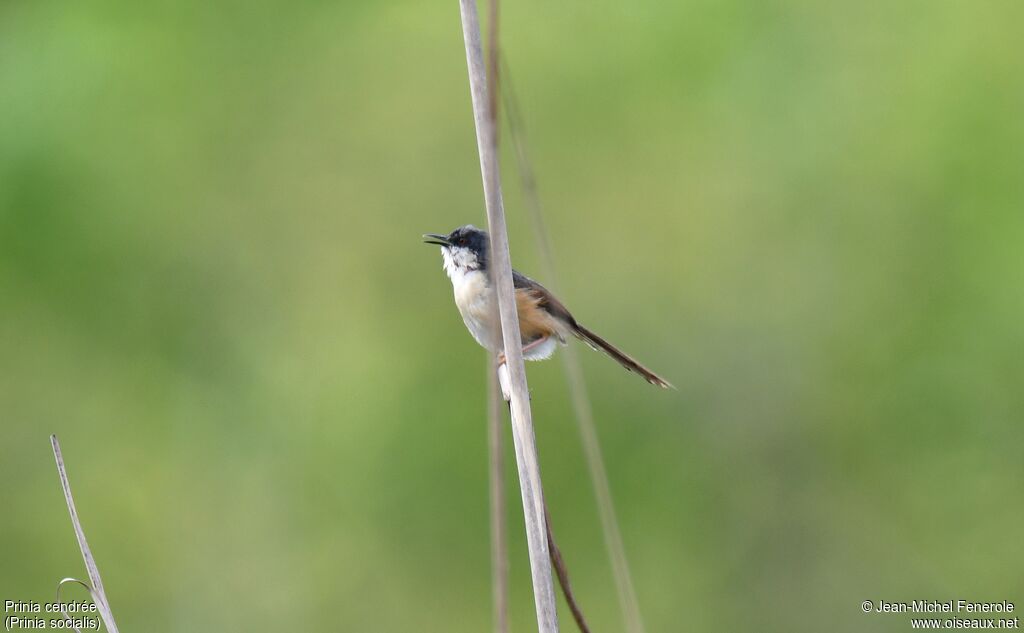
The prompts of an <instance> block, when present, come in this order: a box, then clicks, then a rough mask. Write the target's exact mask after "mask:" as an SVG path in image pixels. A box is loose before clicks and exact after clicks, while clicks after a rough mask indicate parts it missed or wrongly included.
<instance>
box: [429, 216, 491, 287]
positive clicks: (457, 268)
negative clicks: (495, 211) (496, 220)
mask: <svg viewBox="0 0 1024 633" xmlns="http://www.w3.org/2000/svg"><path fill="white" fill-rule="evenodd" d="M423 241H424V242H426V243H427V244H438V245H439V246H440V247H441V254H442V255H443V256H444V270H445V272H447V273H448V276H449V277H452V276H453V275H455V274H460V275H464V274H466V273H468V272H470V271H474V270H480V271H486V270H487V262H488V249H489V244H490V240H489V238H488V237H487V231H481V230H480V229H478V228H476V227H475V226H473V225H472V224H467V225H466V226H460V227H459V228H457V229H455V230H454V231H452V232H451V233H449V234H448V235H439V234H437V233H427V234H426V235H424V236H423Z"/></svg>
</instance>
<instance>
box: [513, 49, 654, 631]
mask: <svg viewBox="0 0 1024 633" xmlns="http://www.w3.org/2000/svg"><path fill="white" fill-rule="evenodd" d="M502 68H503V70H502V75H503V76H504V90H503V91H502V95H503V96H504V101H505V111H506V112H507V116H508V122H509V131H510V136H511V137H512V144H513V146H514V148H515V154H516V161H517V164H518V168H519V178H520V183H521V186H522V189H523V195H524V197H525V199H526V202H527V207H528V208H529V210H530V219H531V224H532V225H533V230H534V237H535V239H536V241H537V245H538V250H539V251H540V255H541V273H542V274H543V275H544V279H545V281H546V282H547V284H548V287H549V288H550V289H551V290H552V291H554V292H555V293H556V294H557V293H558V280H557V275H556V274H555V262H554V256H553V255H552V249H551V241H550V239H549V238H548V232H547V228H546V227H545V224H544V212H543V207H542V205H541V201H540V194H539V192H538V190H537V179H536V177H535V175H534V173H533V167H532V164H531V162H530V157H529V154H528V152H527V147H526V129H525V126H524V125H523V120H522V113H521V111H520V108H519V102H518V100H517V99H516V95H515V91H514V86H513V84H512V80H511V78H510V75H509V72H508V67H507V64H506V65H503V67H502ZM562 360H563V362H564V364H565V365H564V366H565V373H566V376H567V378H568V381H569V389H570V391H571V392H572V403H573V411H574V412H575V414H576V421H577V423H578V426H579V431H580V439H581V441H582V443H583V452H584V454H585V455H586V459H587V467H588V469H589V470H590V480H591V482H592V483H593V486H594V496H595V497H596V499H597V508H598V514H599V516H600V518H601V529H602V532H603V534H604V541H605V547H606V549H607V550H608V558H609V559H610V560H611V566H612V575H613V576H614V577H615V588H616V592H617V594H618V598H619V606H620V608H621V609H622V617H623V619H624V621H625V625H626V631H628V633H644V623H643V619H642V617H641V615H640V604H639V602H638V600H637V597H636V591H635V590H634V588H633V579H632V575H631V574H630V570H629V562H628V560H627V559H626V548H625V546H624V545H623V543H622V534H621V532H620V531H619V522H618V519H617V518H616V514H615V506H614V504H613V503H612V493H611V488H610V487H609V485H608V473H607V471H606V470H605V467H604V458H603V456H602V454H601V445H600V443H599V441H598V438H597V430H596V427H595V425H594V414H593V410H592V409H591V406H590V397H589V396H588V394H587V386H586V382H585V380H584V379H583V369H582V368H581V366H580V361H579V356H578V355H577V354H576V350H575V349H574V348H573V347H572V346H569V347H566V348H565V349H564V350H563V353H562Z"/></svg>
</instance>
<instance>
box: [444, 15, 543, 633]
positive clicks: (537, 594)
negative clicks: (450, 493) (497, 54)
mask: <svg viewBox="0 0 1024 633" xmlns="http://www.w3.org/2000/svg"><path fill="white" fill-rule="evenodd" d="M459 7H460V12H461V17H462V34H463V40H464V42H465V46H466V63H467V65H468V67H469V85H470V94H471V96H472V100H473V120H474V123H475V126H476V137H477V149H478V150H479V153H480V171H481V175H482V177H483V187H484V199H485V202H486V205H487V226H488V229H489V231H490V235H491V267H492V275H493V276H494V285H495V289H496V294H497V296H498V312H499V315H500V317H501V333H502V340H503V343H504V352H505V358H506V367H507V369H508V373H509V378H510V380H509V382H510V391H511V394H510V395H511V398H510V400H509V410H510V412H511V414H512V431H513V432H512V437H513V440H514V443H515V449H516V465H517V467H518V471H519V488H520V491H521V492H522V497H523V517H524V519H525V523H526V542H527V547H528V549H529V553H530V572H531V576H532V579H533V597H534V602H535V605H536V609H537V626H538V629H539V630H540V632H541V633H554V632H557V631H558V613H557V611H556V608H555V592H554V587H553V585H552V579H551V562H550V560H549V558H548V556H549V554H548V547H547V525H546V523H545V520H544V493H543V490H542V486H541V478H540V464H539V462H538V459H537V447H536V441H535V438H534V433H533V420H532V416H531V411H530V395H529V389H528V387H527V384H526V368H525V366H524V365H523V348H522V341H521V339H520V333H519V317H518V314H517V312H516V303H515V296H514V294H513V292H514V291H513V286H512V263H511V257H510V255H509V248H508V232H507V228H506V226H505V210H504V207H503V204H502V198H501V176H500V174H499V171H498V152H497V142H496V141H497V135H496V134H495V125H494V118H493V112H488V110H489V108H488V100H487V73H486V71H485V70H484V59H483V49H482V46H481V44H480V21H479V18H478V16H477V10H476V3H475V0H459Z"/></svg>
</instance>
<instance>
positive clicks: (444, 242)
mask: <svg viewBox="0 0 1024 633" xmlns="http://www.w3.org/2000/svg"><path fill="white" fill-rule="evenodd" d="M423 243H424V244H438V245H440V246H451V245H452V243H451V242H449V241H448V236H447V235H438V234H437V233H427V234H425V235H424V236H423Z"/></svg>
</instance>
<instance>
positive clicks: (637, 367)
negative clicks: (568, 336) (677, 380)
mask: <svg viewBox="0 0 1024 633" xmlns="http://www.w3.org/2000/svg"><path fill="white" fill-rule="evenodd" d="M573 334H575V335H576V337H577V338H579V339H580V340H581V341H584V342H585V343H586V344H587V345H589V346H591V347H593V348H594V349H597V350H601V351H602V352H604V353H605V354H608V355H609V356H611V357H612V358H614V359H615V360H617V361H618V362H619V364H620V365H622V366H623V367H625V368H626V371H631V372H634V373H637V374H640V375H641V376H643V379H644V380H646V381H647V382H649V383H651V384H652V385H656V386H658V387H661V388H662V389H675V387H673V386H672V384H671V383H669V382H668V381H667V380H665V379H664V378H662V377H661V376H659V375H658V374H656V373H654V372H653V371H651V370H650V369H647V368H646V367H644V366H643V365H641V364H640V363H638V362H637V361H635V360H633V358H631V357H630V356H629V354H626V353H625V352H623V351H622V350H620V349H619V348H617V347H615V346H614V345H612V344H611V343H609V342H608V341H606V340H604V339H603V338H601V337H600V336H598V335H597V334H594V333H593V332H591V331H590V330H588V329H587V328H585V327H583V326H582V325H580V324H579V323H577V324H576V328H575V329H574V330H573Z"/></svg>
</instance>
